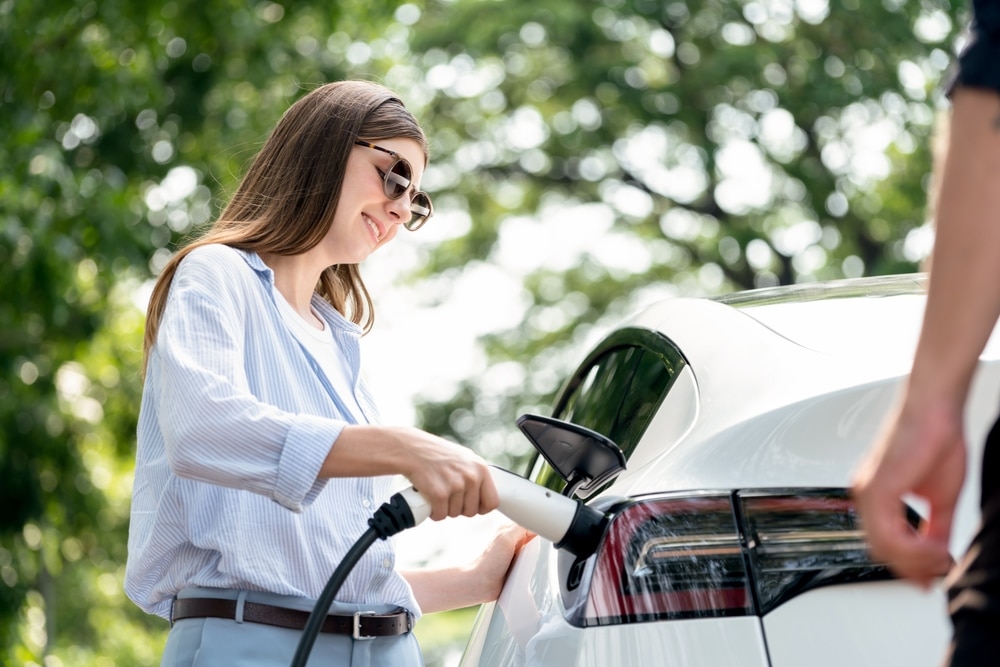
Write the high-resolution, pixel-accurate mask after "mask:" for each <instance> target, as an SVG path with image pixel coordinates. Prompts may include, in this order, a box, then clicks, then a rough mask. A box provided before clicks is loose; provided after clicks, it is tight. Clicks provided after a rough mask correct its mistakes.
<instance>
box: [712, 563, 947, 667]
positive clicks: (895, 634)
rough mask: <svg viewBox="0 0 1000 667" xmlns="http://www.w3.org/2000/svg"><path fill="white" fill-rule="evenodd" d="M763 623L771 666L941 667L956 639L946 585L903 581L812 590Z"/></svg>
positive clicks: (783, 606)
mask: <svg viewBox="0 0 1000 667" xmlns="http://www.w3.org/2000/svg"><path fill="white" fill-rule="evenodd" d="M763 623H764V632H765V635H766V636H767V642H768V650H769V654H770V657H771V667H801V666H802V665H815V664H820V661H819V659H818V658H817V656H822V663H821V664H825V665H939V664H940V663H941V658H942V657H943V656H944V654H945V651H946V649H947V646H948V641H949V638H950V637H949V632H948V629H949V625H948V617H947V600H946V596H945V594H944V592H943V591H942V589H941V587H940V586H938V587H934V588H932V589H931V590H929V591H923V590H921V589H919V588H917V587H916V586H912V585H910V584H906V583H904V582H900V581H883V582H872V583H865V584H851V585H847V586H831V587H828V588H820V589H817V590H814V591H809V592H808V593H806V594H804V595H801V596H799V597H797V598H795V599H793V600H791V601H790V602H788V603H786V604H784V605H782V606H780V607H778V608H777V609H775V610H774V611H773V612H771V613H770V614H768V615H767V616H765V617H764V619H763ZM872 628H877V629H878V631H877V632H872ZM706 664H707V663H706Z"/></svg>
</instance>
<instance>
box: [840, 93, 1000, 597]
mask: <svg viewBox="0 0 1000 667" xmlns="http://www.w3.org/2000/svg"><path fill="white" fill-rule="evenodd" d="M952 99H953V109H952V114H951V120H950V131H949V140H948V152H947V156H946V157H945V162H944V171H943V174H942V177H941V180H940V191H939V194H938V197H937V214H936V225H937V228H936V238H935V245H934V250H933V253H932V256H931V269H930V271H931V277H930V284H929V287H928V296H927V309H926V312H925V314H924V320H923V326H922V328H921V333H920V339H919V342H918V344H917V351H916V356H915V358H914V362H913V368H912V373H911V374H910V377H909V379H908V381H907V383H906V385H905V387H904V391H903V395H902V397H901V401H900V403H899V405H898V406H897V408H896V409H895V411H894V412H893V413H892V414H891V415H890V417H889V418H888V420H887V421H886V423H885V425H884V427H883V429H882V431H881V433H880V435H879V437H878V438H877V439H876V442H875V445H874V447H873V449H872V451H871V452H870V453H869V455H868V457H867V458H866V460H865V461H864V462H863V463H862V465H861V467H860V468H859V470H858V472H857V474H856V477H855V483H854V495H855V498H856V501H857V504H858V510H859V512H860V515H861V518H862V521H863V524H864V527H865V529H866V531H867V533H868V537H869V543H870V546H871V550H872V553H873V554H874V555H875V556H876V557H877V558H880V559H883V560H885V561H886V562H887V563H888V564H889V566H890V567H891V568H892V569H893V570H894V571H895V572H896V573H897V574H899V575H901V576H904V577H908V578H911V579H913V580H915V581H918V582H920V583H922V584H924V585H926V584H928V583H929V582H930V580H931V579H933V578H934V577H936V576H939V575H941V574H943V573H944V572H945V571H946V570H947V569H948V567H949V565H950V563H951V558H950V555H949V552H948V542H949V539H950V535H951V525H952V519H953V515H954V510H955V504H956V502H957V500H958V495H959V492H960V491H961V489H962V485H963V483H964V480H965V464H966V448H965V439H964V425H963V420H964V411H965V403H966V399H967V397H968V392H969V387H970V385H971V382H972V378H973V374H974V373H975V370H976V365H977V363H978V359H979V355H980V353H981V352H982V350H983V347H984V346H985V345H986V341H987V340H988V339H989V336H990V334H991V332H992V330H993V327H994V326H995V325H996V322H997V318H998V316H1000V95H998V94H997V93H996V92H991V91H986V90H979V89H973V88H958V89H957V90H956V91H955V93H954V95H953V98H952ZM907 494H914V495H916V496H919V497H922V498H924V499H925V500H926V501H927V502H928V504H929V508H930V514H929V516H928V517H927V519H928V520H927V522H926V523H925V525H924V528H923V530H922V531H921V532H920V534H915V533H914V532H913V531H911V530H910V529H909V526H908V524H907V523H906V520H905V518H904V515H903V513H902V506H901V502H902V498H903V497H904V496H905V495H907Z"/></svg>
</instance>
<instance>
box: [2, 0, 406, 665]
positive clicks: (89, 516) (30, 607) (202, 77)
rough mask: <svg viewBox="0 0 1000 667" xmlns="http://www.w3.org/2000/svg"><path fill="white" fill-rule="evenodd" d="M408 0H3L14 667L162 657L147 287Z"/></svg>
mask: <svg viewBox="0 0 1000 667" xmlns="http://www.w3.org/2000/svg"><path fill="white" fill-rule="evenodd" d="M396 4H397V3H395V2H393V1H391V0H385V1H376V2H371V1H365V2H361V1H360V0H358V1H348V2H338V3H334V4H329V3H312V2H302V1H291V2H283V3H280V4H279V3H273V2H266V1H265V2H258V3H251V4H246V3H237V2H228V1H225V0H199V1H195V0H176V1H172V2H153V3H146V2H119V3H111V2H75V1H72V0H54V1H53V2H46V3H34V2H15V1H14V0H4V1H3V2H0V133H2V135H3V137H4V140H3V142H2V144H0V265H2V266H3V267H4V268H3V271H2V273H0V290H2V291H3V293H4V299H3V301H2V303H0V321H2V322H3V325H4V326H3V333H2V334H0V368H2V372H0V398H2V399H3V400H2V401H0V504H2V506H3V508H4V510H3V512H2V514H0V645H2V646H3V647H5V648H4V656H3V660H2V662H3V663H4V664H12V665H23V664H31V663H32V662H41V659H42V657H43V656H46V655H48V656H50V657H51V658H52V659H55V660H61V661H64V662H65V663H66V664H74V665H82V664H101V665H107V664H113V663H114V661H118V662H119V664H129V665H139V664H153V663H154V662H155V661H156V660H158V650H157V646H158V645H159V644H160V643H162V639H161V638H160V637H161V634H162V633H160V632H155V633H154V634H152V635H151V634H150V629H157V630H159V629H162V627H164V624H161V623H156V622H155V619H149V618H146V617H145V616H144V615H143V614H141V613H139V612H138V610H137V609H135V608H134V607H133V606H132V605H131V604H129V603H127V601H125V600H124V599H123V596H122V594H121V592H120V591H121V577H122V569H123V566H124V562H125V542H126V535H127V518H128V494H129V491H130V479H131V478H130V475H131V461H132V453H133V446H134V428H135V421H136V416H137V407H138V395H139V386H138V368H139V355H140V350H139V347H140V345H141V342H140V341H141V331H142V318H141V313H139V312H138V311H137V310H136V307H135V305H134V304H135V301H141V294H140V298H139V299H134V298H133V297H134V296H135V295H136V292H137V291H140V287H141V286H142V285H143V283H144V281H145V280H147V279H148V277H149V276H150V275H151V274H153V273H155V272H156V271H157V269H158V268H159V266H161V265H162V264H163V262H164V261H165V258H166V257H167V256H169V252H170V250H171V248H172V247H174V245H173V244H175V243H176V242H177V240H178V239H179V238H180V237H181V236H182V235H184V234H186V233H188V232H189V231H190V230H191V229H192V228H194V227H197V226H198V225H200V224H201V223H204V222H206V221H208V220H209V219H210V218H211V217H212V215H213V213H214V211H215V206H216V205H217V202H218V201H219V198H220V197H221V196H223V195H224V193H225V191H226V190H227V188H230V187H231V186H232V185H233V183H234V180H235V178H237V177H238V176H239V174H240V173H241V171H242V168H243V165H244V163H245V161H246V160H247V159H248V158H249V157H250V156H252V155H253V153H254V152H255V150H256V148H257V146H259V144H260V142H261V141H262V139H263V137H264V136H265V133H266V132H267V131H268V129H269V128H270V127H271V126H273V124H274V122H275V121H276V119H277V118H278V116H279V115H280V114H281V113H282V112H283V111H284V109H285V108H286V107H287V105H288V104H289V102H290V101H291V100H294V99H295V98H297V97H298V96H299V95H300V94H301V92H302V91H303V90H304V89H306V88H309V87H312V86H313V85H315V84H317V83H320V82H324V81H328V80H333V79H339V78H344V77H345V76H348V75H353V76H358V75H361V74H363V73H364V71H363V70H364V68H375V69H376V71H379V70H384V68H385V66H384V65H381V64H378V63H375V62H374V60H375V59H376V58H382V59H383V61H384V62H390V61H391V55H392V52H393V49H399V48H401V47H400V44H405V37H406V31H405V28H403V27H402V26H400V25H399V24H396V25H397V28H398V29H397V30H396V31H395V32H394V33H393V32H391V31H388V32H385V33H384V32H383V31H384V29H385V28H386V26H387V25H389V24H390V23H392V20H391V17H392V14H393V10H394V8H395V6H396ZM46 664H50V663H48V662H47V663H46ZM52 664H59V663H58V662H56V663H52Z"/></svg>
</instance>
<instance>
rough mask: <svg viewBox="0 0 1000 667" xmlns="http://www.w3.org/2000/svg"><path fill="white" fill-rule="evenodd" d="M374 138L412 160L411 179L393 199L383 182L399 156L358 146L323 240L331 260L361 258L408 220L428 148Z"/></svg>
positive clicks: (409, 141)
mask: <svg viewBox="0 0 1000 667" xmlns="http://www.w3.org/2000/svg"><path fill="white" fill-rule="evenodd" d="M374 143H376V144H378V145H379V146H381V147H383V148H387V149H389V150H391V151H395V152H396V153H398V154H399V155H401V156H402V157H403V158H405V159H406V160H407V161H408V162H409V163H410V166H411V168H412V169H413V176H412V183H411V184H410V188H409V189H408V190H407V191H406V192H405V193H404V194H403V196H402V197H400V198H399V199H390V198H389V197H387V196H386V194H385V191H384V189H383V187H382V182H383V177H384V175H385V173H386V171H387V170H388V169H389V165H391V164H392V162H393V160H394V159H395V158H393V157H392V156H391V155H389V154H388V153H384V152H382V151H379V150H376V149H374V148H369V147H367V146H355V147H354V148H353V149H352V150H351V154H350V156H349V157H348V159H347V172H346V173H345V174H344V185H343V189H342V190H341V192H340V201H339V202H338V203H337V212H336V213H335V214H334V216H333V222H332V223H331V224H330V229H329V231H327V234H326V238H325V239H324V240H323V244H322V245H323V246H324V247H325V248H326V249H327V250H328V252H330V253H331V256H332V258H333V261H332V262H330V265H333V264H358V263H360V262H361V261H362V260H364V259H366V258H367V257H368V256H369V255H370V254H372V252H374V251H375V249H376V248H378V247H380V246H382V245H384V244H386V243H388V242H389V241H391V240H392V239H393V238H394V237H395V236H396V234H397V233H398V231H399V228H400V227H401V226H402V224H403V223H405V222H406V221H408V220H409V219H410V196H411V195H412V194H413V193H414V192H416V191H417V190H419V189H420V181H421V179H422V178H423V175H424V152H423V150H422V149H421V147H420V144H418V143H417V142H416V141H414V140H413V139H380V140H379V141H377V142H374Z"/></svg>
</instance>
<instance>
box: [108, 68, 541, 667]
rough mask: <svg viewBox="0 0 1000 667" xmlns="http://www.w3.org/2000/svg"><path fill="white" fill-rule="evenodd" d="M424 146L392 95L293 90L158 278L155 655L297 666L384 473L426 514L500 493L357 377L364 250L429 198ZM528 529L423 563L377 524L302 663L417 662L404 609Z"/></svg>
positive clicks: (153, 328)
mask: <svg viewBox="0 0 1000 667" xmlns="http://www.w3.org/2000/svg"><path fill="white" fill-rule="evenodd" d="M427 154H428V149H427V140H426V138H425V136H424V134H423V131H422V130H421V129H420V126H419V125H418V124H417V122H416V120H415V119H414V118H413V116H412V115H411V114H410V113H409V112H408V111H407V110H406V109H405V108H404V106H403V104H402V102H400V100H399V99H398V98H396V97H395V96H394V95H393V93H391V92H390V91H388V90H386V89H385V88H383V87H381V86H378V85H376V84H373V83H369V82H362V81H346V82H339V83H333V84H328V85H325V86H322V87H320V88H318V89H316V90H314V91H312V92H311V93H309V94H308V95H306V96H305V97H303V98H302V99H301V100H299V101H298V102H296V103H295V104H294V105H292V107H291V108H289V110H288V111H287V112H286V113H285V115H284V117H283V118H282V119H281V121H280V122H279V123H278V125H277V127H276V128H275V130H274V132H273V134H272V135H271V136H270V138H269V139H268V140H267V142H266V143H265V144H264V146H263V148H262V149H261V151H260V153H259V154H258V155H257V157H256V159H255V160H254V163H253V165H252V166H251V168H250V170H249V172H248V173H247V175H246V176H245V177H244V179H243V181H242V182H241V184H240V186H239V188H238V190H237V191H236V193H235V195H234V196H233V198H232V201H231V202H230V203H229V205H228V206H227V207H226V209H225V211H223V213H222V215H221V217H220V218H219V220H218V221H216V223H215V224H214V225H213V227H212V228H211V229H210V230H209V231H208V232H207V233H206V234H205V235H204V236H202V237H201V238H200V239H198V240H197V241H195V242H193V243H191V244H190V245H188V246H187V247H185V248H183V249H182V250H180V251H179V252H178V253H177V254H176V255H175V256H174V258H173V259H172V260H171V261H170V262H169V263H168V264H167V266H166V267H165V269H164V270H163V272H162V274H161V275H160V277H159V279H158V281H157V283H156V286H155V288H154V290H153V294H152V298H151V300H150V304H149V309H148V313H147V323H146V333H145V341H144V351H145V369H144V370H145V378H144V380H145V384H144V388H143V398H142V406H141V409H140V415H139V426H138V452H137V456H136V473H135V487H134V492H133V499H132V518H131V529H130V534H129V559H128V565H127V569H126V581H125V588H126V592H127V593H128V595H129V597H130V598H131V599H132V600H134V601H135V602H136V603H137V604H138V605H139V606H140V607H142V608H143V609H145V610H146V611H147V612H149V613H153V614H158V615H160V616H163V617H165V618H169V619H171V620H172V628H171V631H170V635H169V637H168V640H167V648H166V651H165V654H164V657H163V663H162V664H163V665H228V664H232V665H241V666H242V665H287V664H288V663H289V661H290V660H291V657H292V655H293V654H294V651H295V647H296V645H297V642H298V639H299V636H300V630H301V628H302V627H303V626H304V624H305V618H306V617H307V616H308V612H309V611H310V610H311V609H312V606H313V602H314V599H315V598H316V597H317V596H318V595H319V593H320V591H321V590H322V588H323V586H324V585H325V583H326V581H327V578H328V577H329V576H330V575H331V573H332V572H333V571H334V569H335V568H336V566H337V564H338V563H339V561H340V559H341V558H342V556H343V555H344V554H345V552H346V551H347V550H348V549H349V548H350V546H351V545H352V544H353V543H354V541H355V540H356V539H357V538H358V537H359V536H360V535H361V533H363V532H364V530H365V529H366V528H367V520H368V518H369V517H371V515H372V513H373V511H374V510H375V509H376V508H377V507H378V506H379V505H380V504H381V503H382V502H384V501H385V500H387V499H388V497H389V495H390V484H392V477H390V476H393V475H403V476H405V477H406V478H407V479H409V481H410V482H412V483H413V484H414V485H415V486H416V487H417V488H418V489H420V491H421V493H422V494H423V495H424V497H425V498H427V500H428V501H429V502H430V504H431V507H432V513H431V517H432V518H433V519H442V518H444V517H446V516H459V515H465V516H472V515H475V514H481V513H485V512H489V511H490V510H492V509H494V508H496V506H497V504H498V498H497V492H496V489H495V487H494V486H493V482H492V480H491V478H490V476H489V473H488V469H487V466H486V465H485V463H484V462H483V461H482V460H481V459H480V458H479V457H477V456H475V455H474V454H473V453H471V452H470V451H469V450H468V449H466V448H464V447H461V446H458V445H455V444H453V443H450V442H447V441H445V440H443V439H441V438H438V437H435V436H433V435H431V434H429V433H425V432H423V431H420V430H417V429H411V428H393V427H387V426H379V425H378V415H377V412H376V408H375V405H374V402H373V400H372V397H371V396H370V395H369V393H368V391H367V390H366V388H365V385H364V383H363V382H362V380H361V378H360V374H359V366H360V351H359V342H360V337H361V335H362V333H364V332H365V331H367V330H368V329H369V328H370V327H371V325H372V321H373V310H372V303H371V299H370V297H369V294H368V292H367V290H366V289H365V285H364V283H363V282H362V280H361V277H360V274H359V272H358V267H357V265H358V263H360V262H361V261H362V260H364V259H365V258H366V257H368V255H370V254H371V253H372V252H373V251H374V250H376V249H377V248H378V247H380V246H382V245H384V244H386V243H388V242H389V241H391V240H392V239H393V238H394V237H395V236H396V234H397V233H398V231H399V228H400V226H405V227H407V229H410V230H416V229H418V228H419V227H420V226H421V225H423V224H424V223H425V222H426V221H427V219H428V218H429V217H430V216H431V214H432V206H431V202H430V198H429V197H428V196H427V195H426V194H425V193H422V192H420V191H419V188H418V184H419V183H420V179H421V176H422V175H423V170H424V167H425V165H426V163H427ZM527 537H528V535H527V534H526V533H525V532H524V531H522V530H520V529H515V528H513V527H511V528H508V529H506V530H503V531H501V533H500V534H499V535H498V537H497V538H496V540H495V541H494V542H493V544H492V545H491V546H490V548H489V549H487V551H486V552H485V553H484V554H483V556H481V557H480V558H479V560H477V561H476V562H475V563H474V564H472V565H471V566H469V567H468V568H458V569H452V570H441V571H422V572H399V571H397V570H396V569H395V567H394V561H395V555H394V552H393V547H392V544H391V543H388V542H382V541H379V542H376V544H375V545H374V546H373V547H372V548H371V549H369V551H368V552H367V553H366V554H365V555H364V557H363V558H362V559H361V561H360V562H359V563H358V565H357V566H356V567H355V569H354V570H353V572H352V574H351V575H350V577H349V578H348V579H347V581H346V582H345V583H344V586H343V587H342V588H341V590H340V593H339V596H338V600H337V602H335V603H334V607H333V609H332V612H333V614H334V617H333V618H332V619H330V621H329V622H328V624H327V625H328V626H330V627H329V628H328V630H329V631H324V632H323V633H322V634H320V636H319V639H318V640H317V643H316V645H315V647H314V649H313V653H312V662H310V664H324V665H325V664H330V665H334V664H335V665H352V664H365V665H367V664H383V665H390V664H391V665H419V664H422V659H421V657H420V652H419V648H418V647H417V644H416V641H415V640H414V639H413V636H412V634H411V633H410V632H409V630H410V628H411V626H412V622H413V621H414V620H415V619H416V618H417V617H419V615H420V614H421V612H430V611H440V610H444V609H451V608H458V607H463V606H468V605H472V604H477V603H480V602H484V601H487V600H491V599H494V598H495V597H496V595H497V594H498V593H499V590H500V587H501V585H502V582H503V578H504V575H505V573H506V571H507V568H508V567H509V565H510V563H511V560H512V559H513V557H514V554H515V553H516V551H517V549H518V548H519V547H520V545H521V544H522V543H523V542H524V540H525V539H526V538H527ZM372 636H374V638H370V637H372ZM355 637H363V638H364V639H356V638H355Z"/></svg>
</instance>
